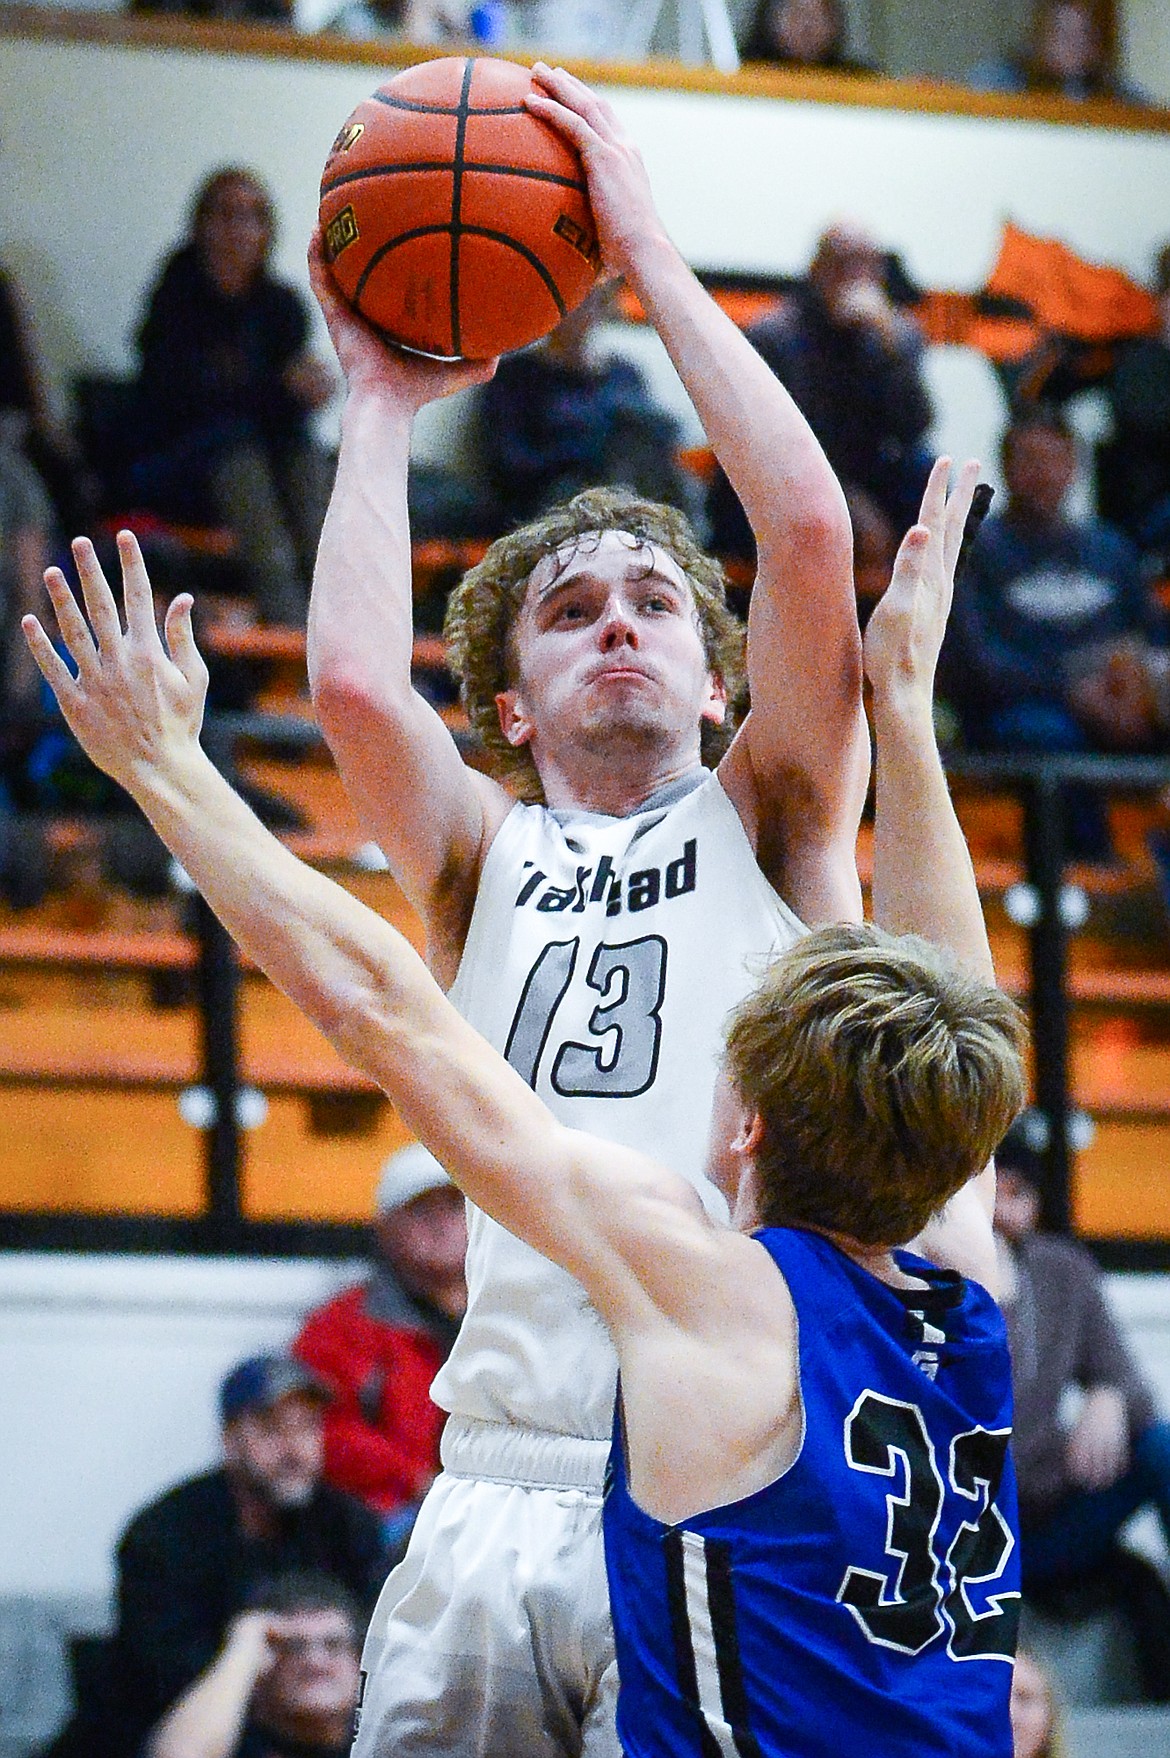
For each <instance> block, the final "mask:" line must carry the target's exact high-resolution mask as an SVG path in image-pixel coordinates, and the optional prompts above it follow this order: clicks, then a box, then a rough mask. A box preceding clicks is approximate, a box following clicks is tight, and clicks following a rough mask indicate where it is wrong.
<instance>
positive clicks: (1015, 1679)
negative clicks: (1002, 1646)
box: [1011, 1648, 1065, 1758]
mask: <svg viewBox="0 0 1170 1758" xmlns="http://www.w3.org/2000/svg"><path fill="white" fill-rule="evenodd" d="M1011 1714H1012V1758H1065V1743H1064V1736H1063V1731H1062V1729H1061V1725H1060V1712H1059V1711H1058V1709H1057V1707H1056V1698H1055V1695H1054V1693H1053V1689H1052V1681H1051V1679H1050V1678H1049V1677H1048V1674H1047V1673H1046V1672H1045V1671H1044V1668H1043V1667H1042V1666H1041V1665H1040V1662H1039V1661H1038V1660H1036V1659H1034V1658H1033V1656H1032V1655H1030V1654H1029V1653H1028V1651H1027V1649H1025V1648H1021V1649H1020V1650H1019V1652H1018V1653H1017V1655H1016V1664H1015V1667H1014V1669H1013V1671H1012V1701H1011Z"/></svg>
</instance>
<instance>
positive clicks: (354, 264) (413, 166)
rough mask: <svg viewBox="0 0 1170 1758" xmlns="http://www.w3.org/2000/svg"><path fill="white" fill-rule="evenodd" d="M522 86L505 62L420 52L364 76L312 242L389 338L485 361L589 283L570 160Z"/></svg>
mask: <svg viewBox="0 0 1170 1758" xmlns="http://www.w3.org/2000/svg"><path fill="white" fill-rule="evenodd" d="M531 89H532V76H531V74H530V73H529V71H528V69H527V68H525V67H519V66H516V65H514V64H513V63H512V62H510V61H495V60H483V59H466V60H465V59H462V58H459V59H456V58H454V57H448V58H445V59H442V60H438V61H425V62H423V63H422V64H421V66H418V67H409V68H407V69H406V71H405V72H404V73H400V74H398V75H397V76H396V78H394V79H392V80H390V81H389V83H388V84H387V85H383V86H379V87H378V90H377V91H376V92H374V93H373V95H372V96H371V97H368V98H366V99H365V100H364V101H363V102H362V103H360V104H359V105H358V107H357V109H356V110H355V111H354V113H353V115H352V116H351V117H350V118H349V121H348V122H347V123H346V124H345V127H344V128H343V129H342V130H341V133H340V134H339V135H338V136H337V139H336V140H335V141H334V143H333V146H332V149H331V150H330V153H329V157H328V158H327V159H326V161H325V170H324V172H323V174H322V177H321V229H322V233H323V235H324V239H325V255H326V258H327V260H328V262H329V263H330V265H331V267H332V270H333V274H334V277H335V278H336V280H337V283H338V285H339V286H340V288H341V290H342V292H343V293H344V294H345V296H346V298H347V299H348V300H349V302H350V304H351V305H353V306H354V307H355V309H356V310H357V311H359V312H361V314H362V316H363V317H365V318H367V319H368V320H369V321H370V323H372V324H375V325H376V326H377V328H378V329H380V330H381V331H382V332H383V334H384V335H386V336H388V337H389V338H390V339H391V340H392V341H395V342H399V343H401V344H402V345H403V346H404V347H407V348H415V349H418V350H419V351H420V352H422V353H425V354H441V355H446V356H448V357H455V356H462V357H463V358H465V359H468V360H486V359H488V358H490V356H491V355H493V354H504V353H507V351H508V350H509V349H511V348H522V347H523V346H524V345H525V344H526V343H528V342H534V341H535V340H536V339H537V337H538V336H543V335H547V333H548V331H549V330H551V329H552V328H553V327H554V325H556V324H557V323H559V322H560V320H561V318H562V317H564V315H565V313H566V312H567V311H571V310H572V309H573V307H574V306H575V305H579V304H580V302H581V300H582V299H584V297H585V295H586V294H587V293H588V291H589V289H590V288H591V287H592V285H593V283H594V281H595V279H596V277H597V271H598V267H599V264H600V255H599V252H598V248H597V233H596V230H595V228H594V225H593V216H592V214H591V212H590V209H589V195H588V190H587V188H586V184H585V176H584V172H583V171H582V168H581V161H580V159H579V158H578V156H577V153H576V152H575V150H574V149H573V147H572V146H570V145H569V143H568V142H567V141H565V140H563V139H562V138H561V136H560V135H559V134H557V132H556V130H555V129H553V128H550V127H549V125H548V124H547V123H545V122H542V121H540V120H539V118H538V117H536V116H533V115H531V114H530V113H529V111H527V110H526V109H525V108H524V95H525V93H526V92H528V91H530V90H531Z"/></svg>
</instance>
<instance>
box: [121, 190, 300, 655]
mask: <svg viewBox="0 0 1170 1758" xmlns="http://www.w3.org/2000/svg"><path fill="white" fill-rule="evenodd" d="M273 232H274V216H273V211H272V201H271V198H270V196H269V194H268V191H267V190H266V189H265V187H264V185H263V184H262V183H261V182H260V180H259V178H258V177H256V176H255V175H254V174H253V173H252V172H251V171H246V170H243V169H241V168H240V167H239V166H229V167H227V168H226V169H223V170H220V171H216V172H215V173H214V174H213V175H211V176H210V177H208V178H207V179H206V180H205V181H204V183H203V184H202V186H201V188H200V189H199V191H198V193H197V195H196V198H195V203H194V207H193V210H192V216H191V225H190V231H189V235H188V237H187V239H186V241H185V242H184V243H183V244H182V245H181V246H180V247H179V249H178V250H176V251H175V252H174V253H173V254H172V255H171V256H170V258H169V259H168V260H167V263H166V265H165V267H164V269H163V272H162V275H161V278H160V279H159V281H158V283H157V284H156V286H155V288H154V291H153V292H152V294H151V296H150V301H149V306H148V309H147V313H146V317H145V319H144V321H143V323H142V326H141V328H140V329H139V332H138V347H139V352H140V356H141V371H140V375H139V396H140V415H139V420H140V436H139V437H140V452H139V456H138V458H137V461H136V463H135V465H134V467H133V470H132V480H133V483H134V488H135V491H136V495H137V498H138V500H139V502H140V504H141V505H143V506H146V507H148V508H150V509H151V510H153V511H154V512H157V513H159V514H161V515H162V516H163V517H165V518H168V519H174V520H178V521H180V522H186V523H196V524H199V523H203V524H206V523H211V524H222V525H225V526H227V527H228V528H229V529H230V530H231V532H232V534H233V536H234V537H235V540H236V545H237V550H238V555H239V559H240V562H241V564H242V567H243V569H244V572H245V575H246V577H247V580H248V582H249V586H250V589H251V591H252V594H253V596H254V601H255V605H256V609H257V611H258V613H259V615H260V616H261V618H262V619H263V620H264V621H266V622H270V623H280V624H291V625H302V624H303V623H304V621H305V613H306V606H307V603H308V581H309V578H310V576H311V572H312V566H313V559H314V556H315V553H316V546H317V538H318V536H319V535H320V530H321V522H322V520H323V518H324V511H325V504H326V500H327V498H328V490H329V469H328V463H327V459H326V457H325V454H324V452H323V450H322V449H321V447H320V446H319V445H318V444H317V442H316V440H315V439H314V436H313V433H312V429H311V423H310V416H311V415H312V413H313V411H314V410H316V409H319V408H320V407H321V406H322V405H323V404H324V403H325V402H327V401H328V399H329V397H330V396H331V394H332V391H333V378H332V374H331V373H330V371H329V369H328V368H327V367H326V366H325V364H324V362H323V361H322V360H320V359H318V358H317V356H316V355H314V354H313V353H311V352H310V350H309V347H308V338H309V313H308V307H307V305H306V304H305V302H304V300H303V299H302V298H301V296H300V294H299V293H297V292H296V291H295V290H294V289H293V288H292V287H290V286H287V285H286V284H285V283H284V282H282V281H278V280H276V279H275V278H274V277H273V276H272V275H271V273H270V272H269V268H268V260H269V255H270V253H271V249H272V241H273Z"/></svg>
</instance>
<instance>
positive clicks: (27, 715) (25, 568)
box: [0, 416, 52, 908]
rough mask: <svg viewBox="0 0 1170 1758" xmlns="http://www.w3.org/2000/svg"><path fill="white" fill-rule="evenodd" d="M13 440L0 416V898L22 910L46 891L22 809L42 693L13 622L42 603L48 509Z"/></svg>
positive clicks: (41, 861)
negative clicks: (23, 653) (26, 661)
mask: <svg viewBox="0 0 1170 1758" xmlns="http://www.w3.org/2000/svg"><path fill="white" fill-rule="evenodd" d="M17 440H18V435H17V432H16V430H14V429H13V428H12V427H11V426H9V425H8V424H7V423H6V421H5V418H4V416H0V898H2V899H3V901H4V902H5V903H7V904H9V905H11V906H13V907H16V908H23V907H28V906H29V905H31V904H34V903H37V902H39V901H40V899H41V898H42V897H43V896H44V894H45V892H46V890H47V889H48V885H49V856H48V851H47V848H46V845H45V840H44V833H43V830H42V828H41V826H40V825H39V823H38V822H37V820H36V818H35V817H34V816H33V815H32V814H30V813H29V812H28V810H27V809H26V808H27V807H28V805H29V799H28V792H29V789H28V774H27V771H28V762H29V756H30V753H31V752H32V751H33V749H34V747H35V744H36V741H37V737H38V733H39V722H40V716H41V696H42V688H41V682H40V677H39V675H38V674H37V673H36V672H35V671H33V672H32V673H30V672H29V668H28V666H27V665H26V663H25V658H24V656H23V655H22V654H21V651H20V649H21V648H22V647H23V646H25V645H26V644H25V642H24V640H23V638H22V636H21V633H20V619H21V617H22V616H24V615H25V614H26V612H28V611H35V612H38V613H39V611H40V609H41V606H42V604H43V601H44V594H45V588H44V571H45V568H46V567H47V566H48V564H49V561H50V560H51V559H52V558H51V547H52V509H51V507H50V505H49V497H48V495H47V493H46V491H45V488H44V486H43V484H42V482H41V480H40V477H39V476H38V475H37V473H36V471H35V470H34V469H33V467H32V465H31V464H30V463H29V461H28V459H27V458H26V457H25V455H24V453H23V451H22V450H21V449H20V446H19V444H18V443H17Z"/></svg>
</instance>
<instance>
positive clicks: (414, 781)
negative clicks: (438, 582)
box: [308, 238, 511, 980]
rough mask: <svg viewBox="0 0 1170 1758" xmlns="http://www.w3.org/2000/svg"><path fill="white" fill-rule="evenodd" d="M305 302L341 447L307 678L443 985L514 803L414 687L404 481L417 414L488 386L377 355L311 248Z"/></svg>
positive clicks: (477, 372)
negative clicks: (318, 315)
mask: <svg viewBox="0 0 1170 1758" xmlns="http://www.w3.org/2000/svg"><path fill="white" fill-rule="evenodd" d="M309 270H310V279H311V281H312V285H313V291H314V293H315V294H316V296H317V299H318V301H319V303H320V305H321V308H322V310H323V311H324V313H325V318H326V321H327V323H328V325H329V332H330V335H331V336H332V338H333V343H334V347H335V348H336V350H337V355H338V359H339V360H340V362H341V367H342V370H343V372H344V374H345V380H346V401H345V409H344V412H343V415H342V423H341V450H340V454H339V457H338V464H337V477H336V482H335V484H334V489H333V496H332V499H331V501H330V504H329V511H328V513H327V515H326V518H325V525H324V529H323V530H322V533H321V543H320V548H319V550H318V555H317V566H316V571H315V574H314V579H313V593H312V598H311V600H310V604H309V637H308V651H309V681H310V685H311V687H312V692H313V701H314V703H315V705H316V708H317V714H318V717H319V719H320V722H321V726H322V730H323V731H324V733H325V736H326V738H327V740H328V741H329V748H330V750H331V751H332V753H333V755H334V758H335V759H336V761H337V765H338V768H339V769H340V771H341V774H342V778H343V779H344V781H345V784H346V787H347V789H348V791H349V794H350V797H351V798H352V800H353V801H354V804H355V805H356V807H357V809H358V811H359V813H360V815H361V817H362V819H363V821H364V823H365V824H366V825H367V827H368V828H369V830H370V832H371V833H372V835H373V836H374V837H375V838H376V839H377V841H378V843H379V844H380V845H381V847H382V848H383V850H384V851H385V853H386V856H387V858H388V860H389V861H390V865H391V867H392V868H393V870H394V874H395V877H396V878H397V879H398V880H399V882H400V883H401V885H402V887H403V889H404V890H405V892H406V894H407V896H408V898H409V899H410V901H411V903H412V904H413V905H414V907H415V908H416V909H417V910H418V911H419V913H420V915H421V916H422V917H423V920H424V923H425V925H426V928H427V932H428V940H429V943H430V947H431V956H432V961H433V963H434V964H435V966H436V968H437V969H438V970H439V971H440V973H441V974H442V975H443V976H444V978H445V979H446V980H449V978H450V977H451V976H452V975H453V974H454V968H455V964H456V963H457V962H458V952H459V948H460V946H461V943H462V936H463V931H464V930H465V928H466V919H467V918H468V917H469V915H470V911H471V905H472V902H473V900H474V895H475V886H476V882H477V880H478V877H479V864H480V861H481V859H482V856H483V853H484V852H485V850H486V847H487V845H488V843H489V842H490V840H491V836H492V834H493V833H494V831H495V829H496V828H497V827H498V825H499V823H500V822H501V821H502V820H503V817H504V816H505V814H506V813H507V811H508V808H509V806H510V804H511V802H510V800H509V799H508V797H507V795H506V794H505V793H504V790H503V789H502V788H501V787H499V786H498V785H497V784H496V783H494V782H491V781H488V780H487V779H486V778H485V777H483V776H480V775H477V774H476V773H475V772H474V771H472V770H469V769H468V768H467V766H466V765H465V764H464V762H463V760H462V758H461V757H460V755H459V752H458V751H457V750H456V748H455V745H454V742H453V740H452V739H451V736H450V734H449V733H448V731H447V729H446V728H445V727H444V725H443V723H442V721H441V720H440V718H439V716H438V715H437V714H436V713H435V711H434V709H433V708H432V707H431V706H430V704H429V703H427V702H426V701H425V700H424V699H423V698H422V697H421V696H420V695H419V694H418V692H417V691H416V690H415V689H414V688H413V686H412V683H411V674H410V662H411V652H412V647H413V640H414V629H413V616H412V609H413V605H412V581H411V555H410V525H409V519H408V516H407V503H406V481H407V470H408V466H409V456H410V436H411V430H412V427H413V425H414V418H415V416H416V415H417V413H418V411H419V409H421V408H422V407H423V405H424V404H425V403H428V402H433V401H435V400H437V399H438V398H440V397H445V396H449V395H451V394H452V393H453V392H455V391H457V390H460V389H462V388H463V387H465V386H466V385H470V384H475V383H479V382H482V381H483V380H484V379H485V378H487V377H490V374H491V371H492V367H491V365H490V364H489V365H486V366H485V365H483V364H482V363H479V364H476V363H470V362H468V363H463V362H460V363H446V362H438V361H433V360H426V359H423V358H422V357H421V356H409V355H406V354H404V353H402V352H401V351H399V350H398V349H395V348H393V347H390V346H388V345H387V344H386V343H385V342H383V341H382V340H381V338H380V337H379V336H378V335H376V334H375V332H374V331H373V330H372V329H371V328H370V326H369V325H368V324H366V323H365V322H364V321H363V320H362V319H361V318H360V317H358V316H356V315H355V314H354V313H353V312H352V311H351V310H350V309H349V307H348V306H347V305H346V304H345V302H344V300H343V299H342V298H341V296H340V295H339V293H338V291H337V289H336V287H335V286H334V284H333V281H332V278H331V277H330V275H329V272H328V269H327V268H326V266H325V263H324V261H323V259H322V255H321V247H320V240H319V238H315V239H314V241H313V244H312V246H311V248H310V255H309Z"/></svg>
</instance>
